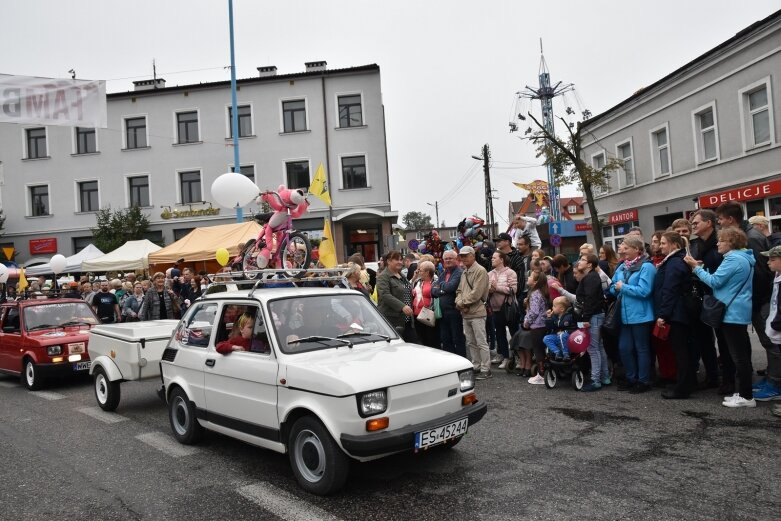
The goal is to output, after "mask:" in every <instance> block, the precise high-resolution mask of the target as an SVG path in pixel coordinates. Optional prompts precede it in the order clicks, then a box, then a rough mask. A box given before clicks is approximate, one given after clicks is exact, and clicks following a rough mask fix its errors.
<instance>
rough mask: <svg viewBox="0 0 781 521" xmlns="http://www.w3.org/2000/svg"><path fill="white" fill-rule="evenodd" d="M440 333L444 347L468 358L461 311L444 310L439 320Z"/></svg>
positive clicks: (450, 351)
mask: <svg viewBox="0 0 781 521" xmlns="http://www.w3.org/2000/svg"><path fill="white" fill-rule="evenodd" d="M439 334H440V337H441V338H442V349H444V350H445V351H447V352H449V353H455V354H457V355H459V356H463V357H464V358H466V339H465V338H464V321H463V319H462V318H461V313H459V312H458V311H444V310H443V311H442V318H441V319H440V320H439Z"/></svg>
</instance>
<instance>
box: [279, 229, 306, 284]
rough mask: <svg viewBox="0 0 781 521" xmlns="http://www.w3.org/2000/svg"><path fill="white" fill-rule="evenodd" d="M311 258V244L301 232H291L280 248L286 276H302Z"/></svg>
mask: <svg viewBox="0 0 781 521" xmlns="http://www.w3.org/2000/svg"><path fill="white" fill-rule="evenodd" d="M311 258H312V245H311V244H309V239H307V238H306V237H305V236H304V234H303V233H301V232H293V233H291V234H290V235H289V236H288V238H287V242H286V243H285V249H284V250H282V264H283V266H284V269H285V273H286V274H287V276H288V277H303V276H304V275H305V274H306V270H307V268H309V262H310V260H311Z"/></svg>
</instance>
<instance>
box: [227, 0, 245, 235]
mask: <svg viewBox="0 0 781 521" xmlns="http://www.w3.org/2000/svg"><path fill="white" fill-rule="evenodd" d="M228 25H229V26H230V40H231V42H230V43H231V116H232V118H231V133H232V134H233V171H234V172H235V173H237V174H238V175H242V173H241V163H240V162H239V113H238V102H237V101H236V53H235V52H234V47H233V0H228ZM236 222H237V223H240V222H244V209H243V208H242V207H241V206H237V207H236Z"/></svg>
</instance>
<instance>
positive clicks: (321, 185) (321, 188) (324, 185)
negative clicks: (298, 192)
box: [309, 163, 331, 206]
mask: <svg viewBox="0 0 781 521" xmlns="http://www.w3.org/2000/svg"><path fill="white" fill-rule="evenodd" d="M309 193H310V194H312V195H314V196H316V197H318V198H319V199H320V200H321V201H323V202H324V203H325V204H327V205H328V206H331V194H330V193H329V192H328V180H327V179H326V177H325V168H323V163H320V166H318V167H317V172H315V177H314V179H312V184H311V185H309Z"/></svg>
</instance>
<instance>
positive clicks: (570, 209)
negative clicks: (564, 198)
mask: <svg viewBox="0 0 781 521" xmlns="http://www.w3.org/2000/svg"><path fill="white" fill-rule="evenodd" d="M567 213H570V214H574V213H578V207H577V206H576V205H574V204H571V205H569V206H567Z"/></svg>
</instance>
